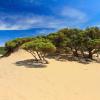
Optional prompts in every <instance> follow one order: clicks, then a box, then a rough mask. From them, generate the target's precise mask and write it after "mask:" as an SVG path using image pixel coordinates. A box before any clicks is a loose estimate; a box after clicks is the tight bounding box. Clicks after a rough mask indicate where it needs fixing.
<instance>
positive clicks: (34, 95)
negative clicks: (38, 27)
mask: <svg viewBox="0 0 100 100" xmlns="http://www.w3.org/2000/svg"><path fill="white" fill-rule="evenodd" d="M30 57H31V56H30V55H29V54H28V53H25V52H23V51H22V50H20V51H19V52H17V53H14V54H12V55H11V56H10V57H8V58H3V59H0V100H100V64H96V63H91V64H88V65H83V64H79V63H77V62H68V61H67V62H60V61H55V60H50V64H49V65H48V66H47V67H43V68H29V67H28V66H25V65H17V64H15V63H16V62H18V61H22V60H26V59H30Z"/></svg>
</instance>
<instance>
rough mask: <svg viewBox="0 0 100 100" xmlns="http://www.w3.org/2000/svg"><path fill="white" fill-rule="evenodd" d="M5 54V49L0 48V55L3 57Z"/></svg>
mask: <svg viewBox="0 0 100 100" xmlns="http://www.w3.org/2000/svg"><path fill="white" fill-rule="evenodd" d="M5 52H6V51H5V47H0V55H3V54H4V53H5Z"/></svg>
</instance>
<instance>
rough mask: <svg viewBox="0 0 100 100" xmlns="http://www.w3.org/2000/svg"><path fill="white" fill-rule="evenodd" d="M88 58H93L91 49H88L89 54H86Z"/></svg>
mask: <svg viewBox="0 0 100 100" xmlns="http://www.w3.org/2000/svg"><path fill="white" fill-rule="evenodd" d="M88 57H89V58H90V59H93V53H92V51H89V56H88Z"/></svg>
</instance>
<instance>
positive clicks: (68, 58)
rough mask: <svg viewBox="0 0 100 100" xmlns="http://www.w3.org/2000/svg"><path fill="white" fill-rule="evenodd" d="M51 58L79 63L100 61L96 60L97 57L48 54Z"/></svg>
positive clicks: (99, 61)
mask: <svg viewBox="0 0 100 100" xmlns="http://www.w3.org/2000/svg"><path fill="white" fill-rule="evenodd" d="M48 58H49V59H52V58H53V59H55V60H57V61H64V62H65V61H71V62H73V61H76V62H78V63H82V64H90V63H91V62H96V63H100V59H98V60H96V59H93V60H92V59H89V58H87V57H86V58H83V57H73V56H72V55H65V54H64V55H63V54H62V55H54V56H48Z"/></svg>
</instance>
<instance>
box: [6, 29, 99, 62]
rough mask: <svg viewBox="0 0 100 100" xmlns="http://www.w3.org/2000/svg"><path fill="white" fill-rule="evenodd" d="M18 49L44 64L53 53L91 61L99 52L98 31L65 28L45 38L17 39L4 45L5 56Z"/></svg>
mask: <svg viewBox="0 0 100 100" xmlns="http://www.w3.org/2000/svg"><path fill="white" fill-rule="evenodd" d="M19 48H22V49H24V50H26V51H27V52H29V53H31V54H32V55H33V57H34V58H35V60H36V61H41V62H45V63H47V61H46V60H45V57H46V56H47V55H48V54H50V53H53V52H54V53H55V54H58V55H61V54H71V55H72V57H81V58H89V59H93V55H94V54H98V53H99V52H100V29H99V28H98V27H90V28H87V29H85V30H81V29H71V28H65V29H61V30H59V31H58V32H56V33H51V34H49V35H47V36H37V37H31V38H17V39H15V40H11V41H8V42H7V43H6V44H5V49H6V53H5V55H7V54H8V55H10V54H11V53H12V52H14V51H15V50H17V49H19Z"/></svg>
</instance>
